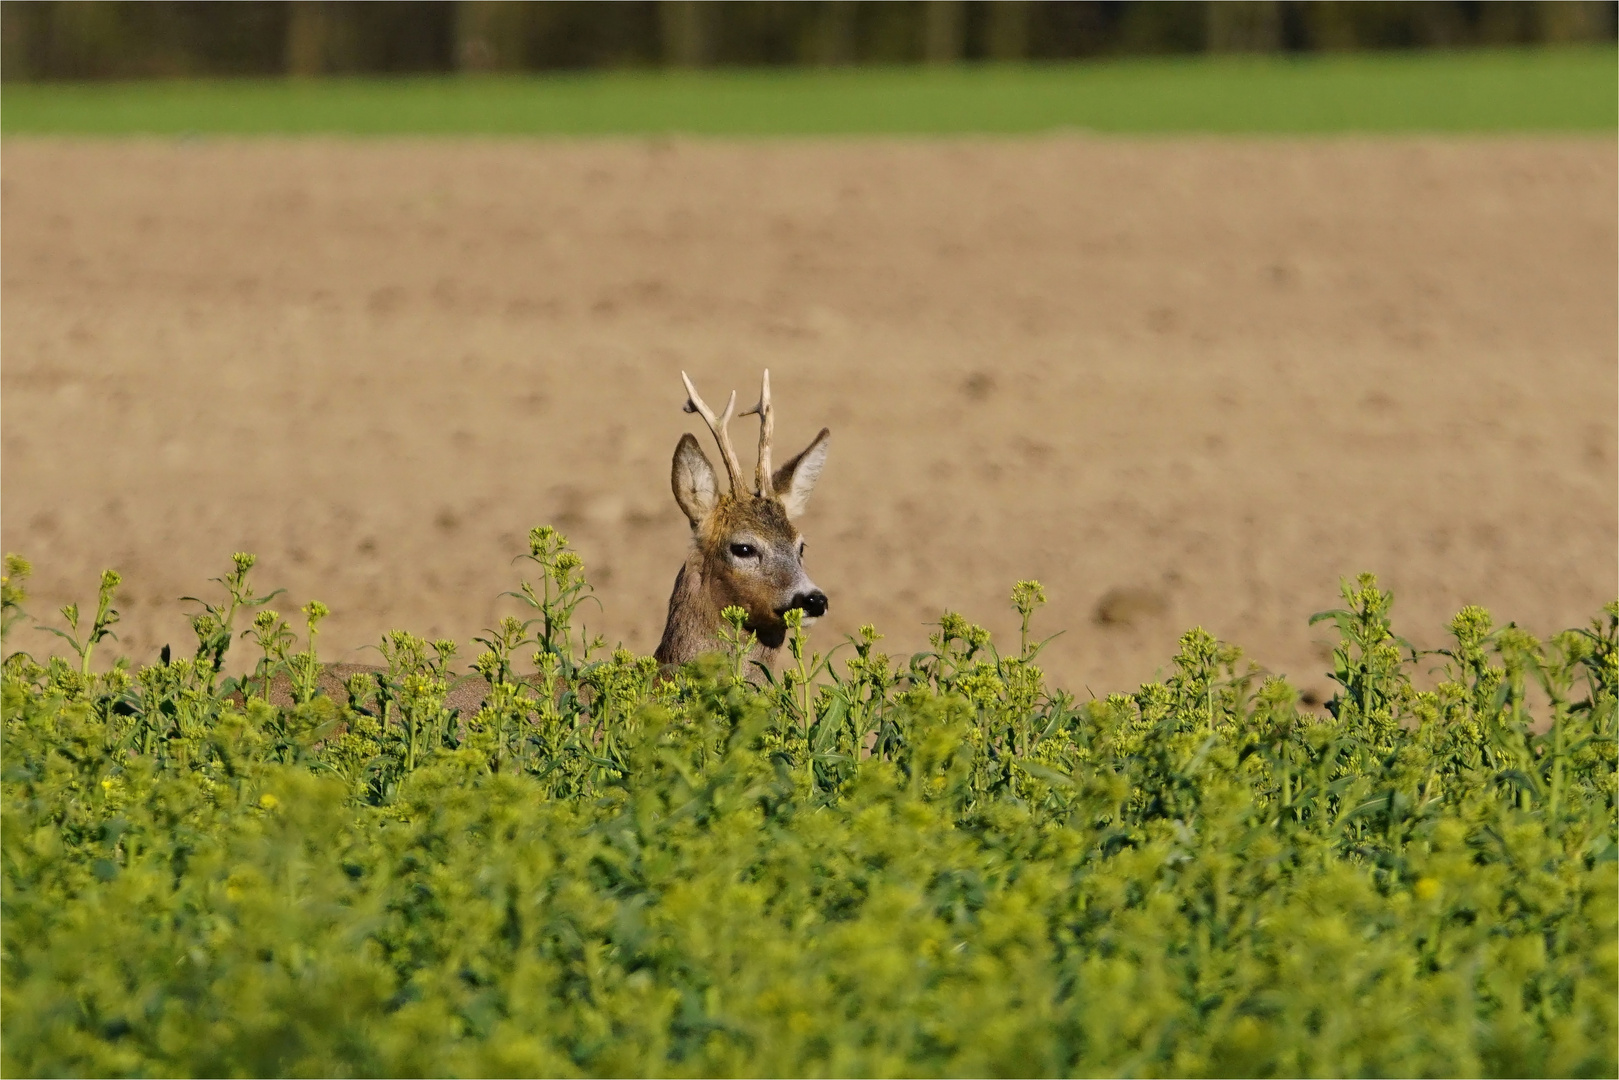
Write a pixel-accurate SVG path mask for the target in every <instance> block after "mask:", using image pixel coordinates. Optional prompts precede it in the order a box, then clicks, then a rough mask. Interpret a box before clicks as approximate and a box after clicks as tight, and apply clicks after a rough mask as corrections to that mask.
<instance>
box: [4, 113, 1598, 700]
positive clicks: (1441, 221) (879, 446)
mask: <svg viewBox="0 0 1619 1080" xmlns="http://www.w3.org/2000/svg"><path fill="white" fill-rule="evenodd" d="M0 167H3V181H0V214H3V223H4V233H3V240H0V272H3V301H4V306H3V317H0V330H3V352H0V395H3V396H0V445H3V458H0V489H3V518H0V543H3V546H4V548H5V549H6V550H8V551H16V552H19V553H22V554H25V555H27V556H28V557H30V558H31V559H33V560H34V562H35V564H36V567H37V571H38V572H37V576H36V579H35V581H34V585H33V589H32V590H31V591H32V593H33V599H32V601H31V603H30V610H31V611H32V612H33V613H34V614H35V615H37V616H41V617H46V616H48V615H49V613H50V612H52V611H53V609H54V608H56V607H57V606H59V605H60V604H62V603H64V602H66V601H68V600H70V599H77V600H79V601H80V602H81V603H83V602H85V601H93V597H94V587H95V577H96V574H97V573H98V572H99V571H100V570H101V568H103V567H105V566H111V567H116V568H118V569H119V570H121V571H122V572H123V574H124V577H125V581H126V583H127V584H126V587H125V589H124V591H123V602H122V604H121V608H122V611H123V616H124V618H123V623H122V624H121V625H120V626H119V628H118V630H119V632H120V634H121V638H122V642H123V648H124V650H126V651H129V652H130V653H131V654H132V655H134V656H135V657H137V658H140V659H143V660H144V659H146V658H150V657H155V655H156V652H157V650H158V649H159V648H160V647H161V646H162V645H163V644H164V643H165V642H172V643H174V644H175V646H176V648H177V649H178V648H189V643H190V642H191V640H192V639H191V635H190V631H189V629H188V627H187V623H186V618H185V612H186V610H187V607H186V605H183V604H180V603H177V598H178V597H180V596H182V595H184V594H195V593H197V592H199V590H204V589H209V588H213V586H209V585H207V583H206V582H207V579H208V578H209V577H211V576H214V575H216V574H220V573H223V572H224V570H225V569H226V568H227V566H228V563H229V557H230V553H231V552H232V551H236V550H248V551H254V552H257V553H258V554H259V556H260V568H259V570H258V571H257V573H256V580H257V581H258V582H259V583H260V584H265V585H284V586H286V587H287V588H288V590H289V596H288V597H287V598H284V599H283V600H278V601H277V606H278V608H279V609H280V610H282V611H284V612H286V611H291V610H292V608H293V606H294V605H296V604H301V603H303V602H304V601H305V600H307V599H309V598H311V597H314V598H319V599H321V600H323V601H325V602H326V603H327V604H329V605H330V606H331V607H332V608H333V609H334V612H335V614H334V615H333V616H332V617H331V618H330V619H329V620H328V621H327V623H326V625H325V627H324V630H325V632H324V634H323V635H322V639H321V642H322V651H323V655H325V656H326V657H327V658H328V659H333V660H357V661H362V662H363V661H365V660H366V658H367V656H368V655H374V654H367V653H366V652H363V651H360V647H361V646H363V645H365V644H367V643H369V642H372V641H374V640H376V638H377V637H378V636H379V635H380V634H381V633H382V632H383V631H384V630H387V629H389V628H393V627H400V628H406V629H410V630H413V631H415V632H417V633H421V634H425V635H428V636H432V637H437V636H449V637H454V638H456V639H458V640H460V641H461V642H463V643H464V644H466V645H470V639H471V637H472V636H473V635H474V634H476V633H477V632H479V630H480V629H481V628H483V627H485V626H487V625H490V624H491V623H492V622H493V621H494V620H496V619H497V618H498V617H499V616H500V615H501V614H504V613H506V612H508V611H514V610H515V605H514V604H513V602H512V601H510V600H500V599H499V598H498V594H499V593H500V592H501V591H502V590H504V589H509V588H512V587H514V585H515V583H516V581H517V579H518V576H519V574H520V573H521V571H522V569H523V567H524V565H525V564H517V565H514V564H513V562H512V559H513V557H514V556H516V555H518V554H520V553H521V552H522V551H524V550H525V542H524V537H525V534H526V532H527V530H528V528H529V527H530V526H532V525H535V524H540V523H546V522H550V523H554V524H556V525H557V526H559V527H560V528H562V529H563V530H564V531H565V532H566V533H567V534H568V536H569V537H570V538H571V539H572V540H573V542H574V545H575V547H576V548H577V549H578V550H579V552H580V553H581V554H582V555H583V556H584V558H585V560H586V564H587V568H588V570H589V572H590V576H591V578H592V580H593V581H594V583H595V585H596V587H597V590H598V593H599V596H600V599H601V609H600V611H599V612H598V611H596V610H595V609H589V608H587V609H586V611H587V612H588V613H589V614H588V620H589V621H590V623H591V624H592V629H593V630H599V631H600V632H601V633H602V634H604V635H605V636H606V637H607V639H608V641H609V642H613V641H618V640H622V641H623V642H625V643H626V644H627V645H629V646H631V647H633V648H635V649H637V650H640V651H643V652H646V651H650V650H651V649H652V647H653V646H654V645H656V643H657V639H658V633H659V631H660V629H661V627H662V620H663V615H664V605H665V602H666V599H667V596H668V591H669V587H670V584H671V582H672V580H673V578H674V573H675V570H676V568H677V567H678V565H679V564H680V562H681V559H682V555H683V551H684V549H685V545H686V544H687V542H688V540H687V531H686V526H685V522H684V519H683V518H682V517H681V515H680V513H679V511H678V510H677V509H676V507H675V504H674V501H673V498H672V497H671V495H670V491H669V479H668V476H669V459H670V455H671V453H672V452H673V450H674V447H675V443H676V441H677V439H678V438H679V436H680V434H681V432H682V431H685V430H697V431H701V422H700V421H698V420H697V419H696V418H695V417H690V416H687V415H684V414H682V413H681V411H680V407H681V404H682V403H683V401H684V393H683V391H682V389H681V385H680V371H681V370H682V369H685V370H686V371H689V372H690V373H691V374H692V377H693V378H694V379H695V380H696V382H697V385H698V387H699V389H700V390H702V392H703V393H704V395H705V396H706V397H708V399H709V400H710V401H713V400H715V399H716V398H719V399H721V400H723V398H724V396H725V392H726V391H727V390H729V389H731V388H733V387H734V388H736V389H737V391H738V397H739V399H744V400H745V403H747V404H751V403H752V400H753V397H754V395H756V393H757V387H758V382H757V380H758V376H759V371H760V369H761V368H764V367H769V368H770V370H771V375H772V382H773V386H774V390H775V397H776V406H777V408H776V411H777V445H778V452H777V457H778V460H780V459H781V458H782V457H784V456H785V455H787V454H789V453H792V452H795V451H796V450H797V449H798V448H799V447H801V446H802V445H803V444H804V443H805V442H807V441H808V440H809V438H810V437H811V436H812V435H813V434H814V432H815V431H816V430H818V429H819V428H820V427H821V426H822V425H823V424H824V425H827V426H829V427H830V428H831V429H832V433H833V442H832V453H831V458H830V461H829V464H828V467H827V470H826V473H825V474H824V476H823V477H822V479H821V484H820V487H819V489H818V490H817V491H816V494H815V497H814V499H813V500H812V502H811V504H810V508H809V512H808V514H807V515H806V517H805V519H804V520H803V522H802V526H803V528H804V531H805V534H806V536H807V537H808V540H809V544H810V548H809V556H808V565H809V569H810V573H811V574H812V576H814V578H815V579H816V581H817V582H818V583H819V584H820V585H821V586H822V587H823V588H824V589H825V590H826V592H827V593H828V594H829V595H830V597H831V604H832V606H831V611H830V613H829V615H828V617H827V619H826V620H824V621H823V622H822V623H821V624H820V625H819V627H818V628H817V630H816V631H815V641H816V644H817V646H818V647H822V648H825V647H828V646H830V645H832V644H833V643H835V642H836V641H838V640H839V639H840V638H841V636H842V635H843V634H844V633H846V632H848V631H851V630H853V629H854V628H855V627H857V626H858V625H860V624H861V623H866V622H871V623H875V624H876V625H877V626H878V628H879V629H881V630H882V631H883V632H884V633H885V634H886V635H887V639H886V642H885V645H886V646H887V647H889V648H890V649H891V650H892V651H894V652H904V651H908V650H910V649H913V648H915V647H917V646H919V645H921V644H922V643H923V642H924V640H925V637H926V634H927V633H928V627H927V625H926V624H927V623H928V622H929V621H932V620H936V619H937V617H938V615H939V613H940V612H941V611H942V610H944V609H945V608H952V609H955V610H959V611H961V612H962V613H964V614H966V615H968V616H969V617H970V618H973V619H974V620H976V621H980V622H983V623H984V624H985V625H987V626H989V627H990V628H991V629H993V630H995V631H996V632H997V634H998V635H1000V636H1002V640H1003V641H1004V640H1006V637H1005V636H1006V635H1011V637H1012V640H1014V641H1015V632H1016V617H1015V615H1014V614H1013V613H1012V612H1011V610H1010V608H1009V607H1008V604H1007V600H1006V597H1007V594H1008V592H1009V590H1010V588H1011V586H1012V584H1013V582H1014V581H1016V580H1017V579H1019V578H1028V577H1033V578H1038V579H1040V580H1041V581H1043V582H1044V583H1045V584H1046V586H1047V591H1048V594H1049V596H1050V599H1051V604H1050V606H1049V607H1048V608H1047V609H1046V610H1045V611H1044V612H1043V613H1042V615H1041V616H1040V618H1039V621H1038V622H1037V628H1041V629H1044V630H1046V631H1048V632H1051V631H1056V630H1059V629H1060V630H1065V631H1066V633H1065V634H1064V635H1063V636H1062V637H1059V638H1058V639H1057V640H1056V641H1055V642H1053V643H1052V645H1051V646H1050V648H1049V650H1048V652H1047V654H1046V667H1047V670H1048V671H1049V672H1051V673H1052V675H1053V676H1054V677H1055V679H1056V681H1057V682H1058V683H1060V684H1062V685H1066V686H1069V687H1071V688H1073V689H1074V690H1076V691H1077V692H1079V693H1081V694H1084V693H1085V692H1086V690H1087V688H1088V689H1090V690H1093V691H1095V692H1096V693H1098V694H1102V693H1105V692H1108V691H1112V690H1120V689H1126V690H1127V689H1131V688H1133V687H1134V686H1135V684H1137V683H1139V682H1141V681H1142V680H1145V679H1148V678H1150V677H1152V676H1153V674H1154V672H1155V671H1156V670H1158V669H1159V668H1160V667H1162V666H1165V665H1167V663H1168V661H1169V658H1170V657H1171V656H1172V655H1173V653H1174V651H1175V642H1176V638H1177V637H1178V635H1179V634H1180V633H1181V632H1182V631H1183V630H1185V629H1186V628H1187V627H1190V626H1192V625H1194V624H1201V625H1203V626H1204V627H1206V628H1208V629H1209V630H1210V631H1211V632H1213V633H1215V634H1217V635H1219V636H1221V637H1223V638H1225V639H1228V640H1231V641H1235V642H1238V643H1240V644H1242V645H1244V646H1245V647H1246V649H1247V651H1248V655H1250V656H1251V657H1252V658H1253V659H1254V660H1256V661H1257V662H1259V663H1261V664H1263V665H1265V666H1266V667H1267V668H1269V669H1271V670H1275V671H1280V672H1284V673H1286V674H1288V675H1289V676H1290V677H1291V678H1293V679H1294V681H1295V682H1296V684H1297V685H1299V686H1301V687H1303V688H1306V689H1307V690H1309V691H1312V692H1313V693H1314V694H1315V695H1317V696H1320V695H1324V694H1325V693H1326V692H1327V691H1328V683H1327V681H1326V679H1325V677H1324V676H1323V674H1322V673H1323V671H1324V670H1325V668H1326V664H1325V662H1324V655H1325V653H1324V647H1323V645H1322V642H1324V641H1326V640H1327V639H1328V637H1329V633H1328V632H1327V630H1326V629H1325V628H1323V627H1316V628H1310V627H1308V626H1306V619H1307V618H1308V616H1309V615H1310V614H1311V613H1312V612H1314V611H1317V610H1320V609H1322V608H1326V607H1329V606H1332V605H1333V603H1334V600H1335V598H1336V585H1337V582H1338V580H1339V578H1340V576H1343V575H1352V574H1354V573H1355V572H1357V571H1360V570H1363V569H1369V570H1373V571H1376V572H1377V573H1379V574H1380V575H1381V577H1382V579H1383V581H1384V582H1385V584H1387V585H1388V586H1390V587H1392V588H1393V589H1394V591H1395V594H1396V609H1395V612H1396V616H1397V627H1399V628H1402V629H1403V631H1404V632H1405V633H1406V635H1407V636H1409V637H1410V638H1411V639H1412V640H1413V641H1414V642H1416V643H1417V644H1419V645H1437V644H1439V643H1440V642H1441V635H1442V629H1443V626H1444V623H1445V621H1446V620H1447V619H1448V618H1449V616H1450V615H1451V614H1453V613H1454V611H1455V610H1456V609H1457V608H1458V607H1459V606H1461V605H1463V604H1466V603H1480V604H1484V605H1486V606H1488V607H1489V608H1490V609H1491V610H1492V611H1493V612H1495V613H1496V614H1497V616H1498V617H1499V618H1501V619H1503V620H1504V619H1507V618H1513V619H1516V620H1518V621H1519V623H1520V624H1521V625H1524V626H1526V627H1527V628H1529V629H1530V630H1532V631H1534V632H1537V633H1548V632H1551V631H1554V630H1556V629H1560V628H1562V627H1564V626H1568V625H1573V624H1579V623H1583V622H1584V620H1586V619H1587V618H1589V617H1590V616H1591V615H1593V614H1595V613H1596V611H1597V609H1598V607H1599V606H1600V605H1601V604H1602V603H1603V602H1604V601H1606V600H1609V599H1612V598H1613V597H1614V596H1615V594H1616V592H1619V580H1616V558H1619V556H1616V547H1619V538H1616V515H1619V494H1616V489H1619V476H1616V459H1615V441H1616V433H1615V414H1616V393H1619V385H1616V384H1619V375H1616V370H1619V357H1616V344H1615V343H1616V332H1619V327H1616V300H1615V297H1616V293H1619V275H1616V269H1615V268H1616V260H1619V244H1616V228H1619V222H1616V199H1619V194H1616V172H1619V170H1616V155H1615V144H1614V142H1613V140H1612V139H1582V138H1573V139H1552V138H1524V139H1487V140H1482V139H1481V140H1459V139H1415V138H1407V139H1397V140H1362V141H1356V140H1308V141H1281V140H1253V141H1243V140H1233V139H1221V140H1206V141H1205V140H1186V139H1182V140H1140V141H1133V140H1126V139H1112V138H1106V139H1103V138H1093V137H1084V136H1063V137H1052V138H1036V139H977V140H949V141H936V140H876V139H871V140H849V141H804V142H754V143H731V142H707V141H682V140H650V141H647V140H642V141H633V140H623V141H592V142H542V141H532V142H530V141H443V140H440V141H352V142H342V141H321V140H304V141H297V140H292V141H274V140H253V141H229V140H218V141H215V140H191V141H178V140H175V141H136V140H131V141H105V142H97V141H71V140H47V139H22V138H10V139H7V140H6V142H5V144H4V157H3V163H0ZM754 432H755V428H754V427H753V421H751V420H744V421H742V422H741V423H740V424H739V425H738V426H737V438H738V442H739V445H742V446H746V447H749V448H751V446H752V443H753V440H754ZM703 439H704V442H705V445H707V435H706V433H703ZM710 453H711V454H712V451H711V450H710ZM744 465H745V466H746V467H749V468H751V457H748V459H747V460H745V462H744ZM52 641H54V639H50V638H48V637H47V636H46V635H44V634H41V633H38V632H37V631H34V630H31V629H24V630H21V631H20V632H19V634H18V640H16V641H14V642H13V645H12V647H14V648H15V647H23V648H32V649H36V650H39V651H41V652H42V651H45V650H46V649H47V648H48V646H49V645H50V643H51V642H52ZM468 651H469V653H470V650H468Z"/></svg>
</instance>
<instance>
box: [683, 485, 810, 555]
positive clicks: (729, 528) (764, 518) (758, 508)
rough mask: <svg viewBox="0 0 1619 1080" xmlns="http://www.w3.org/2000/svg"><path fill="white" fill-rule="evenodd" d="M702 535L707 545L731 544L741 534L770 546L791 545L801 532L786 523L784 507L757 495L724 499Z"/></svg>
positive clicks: (705, 526)
mask: <svg viewBox="0 0 1619 1080" xmlns="http://www.w3.org/2000/svg"><path fill="white" fill-rule="evenodd" d="M702 533H703V540H704V542H705V543H707V544H724V543H728V542H729V541H730V539H731V538H732V537H733V536H736V535H738V534H740V533H749V534H751V535H752V536H753V538H754V539H756V540H759V541H762V542H764V543H767V544H790V543H793V542H796V541H797V540H798V530H797V529H795V528H794V527H793V523H792V522H791V521H788V520H787V511H786V510H785V509H784V508H783V507H782V505H781V503H780V502H778V501H777V500H775V499H769V498H764V497H761V496H758V495H754V496H750V497H747V498H742V499H732V498H722V499H721V500H720V503H719V505H718V506H716V507H715V508H714V512H713V513H712V514H710V515H709V516H708V520H707V521H705V522H704V523H703V530H702Z"/></svg>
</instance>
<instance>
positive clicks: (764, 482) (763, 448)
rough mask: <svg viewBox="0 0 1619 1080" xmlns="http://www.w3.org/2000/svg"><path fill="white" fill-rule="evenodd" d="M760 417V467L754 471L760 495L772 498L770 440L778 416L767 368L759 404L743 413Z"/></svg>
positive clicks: (761, 386) (773, 489) (760, 391)
mask: <svg viewBox="0 0 1619 1080" xmlns="http://www.w3.org/2000/svg"><path fill="white" fill-rule="evenodd" d="M755 414H757V415H758V417H759V465H758V468H757V469H756V470H755V471H754V478H755V479H756V481H757V484H756V485H755V486H757V487H758V489H759V494H760V495H763V496H764V497H765V498H767V499H768V498H771V497H772V496H774V495H775V494H776V491H775V488H774V487H772V486H771V482H770V439H771V437H772V436H773V435H775V433H776V414H775V412H774V411H773V410H772V409H771V408H770V369H769V368H765V377H764V382H763V384H761V385H760V387H759V404H757V405H755V406H754V407H753V408H751V409H749V410H748V411H747V412H745V413H743V414H742V415H743V416H753V415H755Z"/></svg>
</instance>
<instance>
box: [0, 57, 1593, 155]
mask: <svg viewBox="0 0 1619 1080" xmlns="http://www.w3.org/2000/svg"><path fill="white" fill-rule="evenodd" d="M1616 126H1619V57H1616V53H1615V50H1614V49H1613V48H1611V47H1582V48H1561V49H1533V50H1529V49H1525V50H1510V51H1469V52H1446V53H1381V54H1367V53H1361V54H1349V55H1335V56H1309V57H1264V58H1208V57H1197V58H1176V59H1134V60H1119V61H1105V62H1093V63H1074V64H1060V65H1059V64H1052V65H1017V66H1006V65H973V66H963V67H957V68H948V69H937V68H925V67H907V68H848V69H838V70H827V69H804V68H790V69H769V70H761V69H738V70H717V71H707V72H665V71H616V72H593V73H583V74H561V75H559V74H550V75H540V76H530V75H514V76H431V77H415V78H389V79H378V78H333V79H323V80H313V81H298V80H279V79H278V80H257V79H240V80H203V81H164V82H140V83H55V84H51V83H45V84H10V85H8V86H6V87H5V90H4V93H3V95H0V131H3V132H4V133H5V134H8V135H14V134H76V135H136V134H160V135H175V134H187V133H190V134H221V135H226V134H229V135H309V134H332V135H646V134H656V133H661V132H671V133H685V134H692V135H741V136H783V135H850V134H867V135H878V134H915V135H956V134H974V133H983V134H990V133H1006V134H1012V133H1027V132H1042V131H1053V130H1061V129H1088V130H1093V131H1099V132H1118V133H1164V134H1171V133H1176V134H1178V133H1211V134H1274V135H1308V134H1333V133H1351V132H1364V133H1386V132H1387V133H1392V132H1410V133H1425V132H1456V133H1483V132H1560V131H1561V132H1570V131H1587V132H1610V133H1611V132H1613V131H1614V130H1615V128H1616Z"/></svg>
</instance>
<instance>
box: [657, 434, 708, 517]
mask: <svg viewBox="0 0 1619 1080" xmlns="http://www.w3.org/2000/svg"><path fill="white" fill-rule="evenodd" d="M669 486H670V487H672V488H674V491H675V502H677V503H679V504H680V509H681V511H682V512H684V513H685V515H686V520H688V521H690V522H691V527H692V528H694V529H695V528H697V526H698V525H701V524H702V523H703V521H704V520H705V519H706V518H707V517H708V515H709V514H711V513H713V512H714V507H715V506H716V505H718V503H719V501H720V486H719V481H718V479H717V478H716V477H715V476H714V466H712V465H710V464H709V463H708V458H706V457H704V456H703V451H702V448H701V447H699V446H698V445H697V440H696V439H695V438H694V437H693V436H692V434H691V432H689V431H688V432H687V433H686V434H684V435H682V436H681V437H680V445H679V446H676V447H675V462H674V467H673V468H672V469H671V470H670V473H669Z"/></svg>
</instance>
